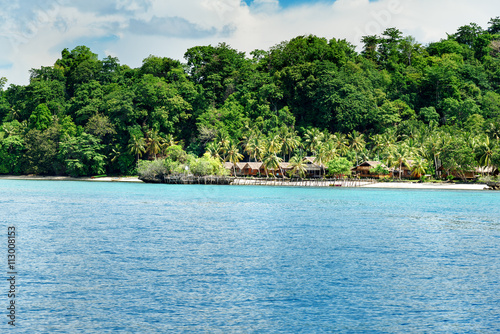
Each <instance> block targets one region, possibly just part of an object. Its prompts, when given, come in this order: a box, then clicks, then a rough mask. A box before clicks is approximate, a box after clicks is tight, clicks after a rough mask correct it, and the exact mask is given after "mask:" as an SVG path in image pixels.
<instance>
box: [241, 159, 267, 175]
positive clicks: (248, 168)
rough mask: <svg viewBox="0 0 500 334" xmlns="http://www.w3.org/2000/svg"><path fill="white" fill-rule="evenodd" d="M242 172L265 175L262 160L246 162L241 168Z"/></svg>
mask: <svg viewBox="0 0 500 334" xmlns="http://www.w3.org/2000/svg"><path fill="white" fill-rule="evenodd" d="M243 174H244V175H245V176H259V175H266V170H265V169H264V164H263V163H262V162H247V163H245V167H244V168H243Z"/></svg>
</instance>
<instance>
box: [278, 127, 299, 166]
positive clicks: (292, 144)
mask: <svg viewBox="0 0 500 334" xmlns="http://www.w3.org/2000/svg"><path fill="white" fill-rule="evenodd" d="M282 129H287V130H286V131H283V133H282V134H281V135H280V137H281V150H282V152H283V159H285V155H286V154H288V160H290V155H291V154H292V152H293V151H295V149H297V148H298V147H299V145H300V137H299V136H297V134H296V132H295V131H293V132H291V131H288V128H282Z"/></svg>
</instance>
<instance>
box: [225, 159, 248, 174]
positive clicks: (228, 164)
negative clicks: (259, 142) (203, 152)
mask: <svg viewBox="0 0 500 334" xmlns="http://www.w3.org/2000/svg"><path fill="white" fill-rule="evenodd" d="M245 165H246V162H238V163H236V168H235V166H234V164H233V163H232V162H224V168H226V169H227V170H229V171H230V172H231V175H233V174H235V175H233V176H243V175H244V174H245V171H244V168H245ZM235 171H236V173H234V172H235Z"/></svg>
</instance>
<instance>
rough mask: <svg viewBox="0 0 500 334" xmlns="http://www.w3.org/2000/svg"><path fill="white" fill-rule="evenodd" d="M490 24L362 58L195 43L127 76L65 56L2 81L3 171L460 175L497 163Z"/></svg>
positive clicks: (114, 66) (111, 66)
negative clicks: (181, 54)
mask: <svg viewBox="0 0 500 334" xmlns="http://www.w3.org/2000/svg"><path fill="white" fill-rule="evenodd" d="M499 27H500V19H499V18H498V17H497V18H492V19H491V21H490V22H489V23H488V27H487V28H486V29H483V28H482V27H479V26H478V25H477V24H475V23H470V24H468V25H463V26H461V27H458V29H457V31H456V32H451V33H450V34H448V36H447V38H445V39H442V40H441V41H437V42H434V43H430V44H429V45H427V46H422V45H421V44H420V43H418V42H417V41H416V40H415V38H414V37H412V36H405V35H404V34H403V33H402V31H401V30H399V29H398V28H396V27H389V28H387V29H386V30H385V31H384V32H383V33H382V34H380V35H372V36H363V38H362V40H361V43H362V44H363V45H362V47H363V50H362V52H361V53H359V54H358V53H357V52H356V49H355V47H354V46H353V45H351V44H350V43H348V42H347V41H345V40H339V39H335V38H332V39H327V38H322V37H317V36H313V35H308V36H298V37H296V38H292V39H291V40H289V41H285V42H282V43H279V44H277V45H276V46H274V47H271V48H270V49H269V50H267V51H266V50H255V51H253V52H252V53H251V54H250V57H251V58H247V57H246V55H245V53H243V52H240V51H238V50H236V49H234V48H232V47H231V46H229V45H227V44H225V43H221V44H218V45H217V46H212V45H208V46H195V47H192V48H190V49H188V50H187V51H186V53H185V61H186V63H185V64H182V63H181V62H179V61H177V60H173V59H170V58H166V57H158V56H149V57H147V58H146V59H144V60H143V63H142V66H141V67H139V68H136V69H133V68H130V67H128V66H126V65H120V63H119V61H118V59H117V58H113V57H109V56H108V57H106V58H104V59H102V60H100V59H99V58H98V56H97V55H96V54H95V53H93V52H92V51H91V50H90V49H89V48H88V47H86V46H78V47H76V48H74V49H73V50H71V51H70V50H68V49H64V50H63V51H62V53H61V57H60V59H58V60H57V61H56V62H55V64H54V65H53V66H43V67H41V68H39V69H32V70H31V71H30V83H29V84H28V85H26V86H19V85H10V86H9V87H6V82H7V81H6V79H5V78H0V158H1V160H0V173H35V174H71V175H91V174H101V172H103V171H106V173H108V174H113V173H120V174H130V173H135V172H136V168H137V166H138V165H137V162H138V161H139V159H140V158H141V157H142V158H143V159H158V160H162V161H164V162H163V165H164V166H166V167H165V168H167V173H189V172H191V173H194V174H196V175H205V174H210V173H216V174H217V173H219V172H220V171H216V168H215V167H214V164H215V162H216V161H219V163H220V160H229V161H233V162H234V161H241V160H246V159H249V160H259V161H264V162H265V165H266V167H267V168H268V169H276V166H277V165H278V164H279V162H280V160H289V161H290V163H292V162H293V171H292V174H293V175H297V176H300V177H302V176H303V168H304V166H303V165H304V161H303V155H304V153H308V154H310V155H314V158H315V159H316V160H315V161H317V162H323V163H328V162H329V161H330V162H331V161H333V162H337V159H338V157H340V158H346V159H347V160H351V161H356V162H361V161H363V160H380V161H384V162H387V165H389V166H394V167H397V168H399V167H400V166H402V164H403V163H404V161H407V162H408V160H414V161H417V162H418V161H426V164H427V165H426V166H425V168H424V169H425V172H431V171H434V172H435V173H436V174H439V173H440V172H441V170H444V171H448V172H452V171H453V172H454V173H457V175H459V174H460V175H461V176H460V177H462V178H465V177H466V175H470V174H471V173H472V171H471V169H474V168H475V167H476V166H483V165H484V164H485V161H487V164H489V165H490V166H498V165H500V161H499V160H500V158H498V156H499V155H500V154H499V152H498V151H499V148H498V147H500V145H498V142H499V140H500V39H499V35H498V33H499V32H500V28H499ZM486 138H488V140H489V141H490V142H489V143H486ZM184 145H186V147H187V148H186V150H187V151H188V152H190V154H195V155H196V156H199V155H201V154H203V153H204V152H208V153H209V154H210V157H211V158H210V159H212V160H209V158H208V157H204V158H196V157H194V156H190V155H188V154H187V153H186V152H185V151H184ZM241 155H242V156H241ZM293 156H295V158H293ZM197 159H198V160H197ZM333 162H332V163H333ZM141 165H144V166H146V165H147V163H145V162H141V163H140V164H139V166H141ZM153 165H154V166H153ZM153 165H152V167H151V168H152V173H153V174H154V173H156V172H155V171H156V170H157V169H158V168H160V167H158V166H160V165H161V164H159V163H156V162H154V163H153ZM186 166H188V170H186V169H183V168H185V167H186ZM441 166H442V167H441ZM153 167H154V168H153ZM440 167H441V168H440ZM224 170H225V169H224ZM419 173H420V172H418V173H417V172H416V174H419ZM436 176H437V175H436Z"/></svg>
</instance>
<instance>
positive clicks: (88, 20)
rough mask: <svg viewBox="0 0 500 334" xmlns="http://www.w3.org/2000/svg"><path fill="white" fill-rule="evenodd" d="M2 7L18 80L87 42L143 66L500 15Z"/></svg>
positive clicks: (445, 26)
mask: <svg viewBox="0 0 500 334" xmlns="http://www.w3.org/2000/svg"><path fill="white" fill-rule="evenodd" d="M0 8H1V9H0V77H7V79H8V80H9V83H13V84H27V83H28V81H29V70H30V69H31V68H39V67H40V66H51V65H53V64H54V62H55V61H56V60H57V59H58V58H59V57H60V54H61V51H62V49H64V48H69V49H72V48H74V47H75V46H78V45H86V46H88V47H90V48H91V49H92V51H94V52H95V53H97V54H98V55H99V57H100V58H101V59H102V58H104V57H106V56H108V55H111V56H113V57H118V59H120V62H121V63H122V64H127V65H129V66H131V67H138V66H140V65H141V63H142V60H143V59H144V58H146V57H147V56H149V55H150V54H153V55H157V56H162V57H171V58H174V59H179V60H183V55H184V53H185V51H186V50H187V49H188V48H190V47H193V46H197V45H208V44H212V45H216V44H218V43H220V42H226V43H228V44H229V45H231V46H232V47H233V48H236V49H238V50H240V51H245V52H250V51H252V50H254V49H264V50H268V49H269V48H270V47H272V46H274V45H276V44H278V43H280V42H282V41H285V40H289V39H291V38H293V37H296V36H298V35H308V34H314V35H317V36H321V37H326V38H328V39H330V38H333V37H335V38H340V39H346V40H348V41H349V42H351V43H353V44H355V45H359V44H360V39H361V37H362V36H364V35H372V34H380V33H382V32H383V31H384V30H385V29H386V28H389V27H397V28H399V29H400V30H401V31H403V33H404V34H405V35H411V36H414V37H415V38H416V39H417V40H418V41H419V42H422V43H424V44H425V43H429V42H432V41H436V40H439V39H441V38H445V37H446V33H453V32H455V31H456V29H457V28H458V27H459V26H461V25H464V24H468V23H470V22H476V23H478V24H479V25H481V26H483V27H486V26H487V22H488V21H489V19H490V18H492V17H495V16H500V2H499V1H498V0H481V1H477V2H476V1H470V0H377V1H373V0H337V1H332V0H317V1H303V0H183V1H179V0H115V1H106V0H44V1H43V2H41V1H39V0H10V1H6V0H2V5H1V6H0Z"/></svg>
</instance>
